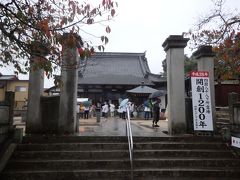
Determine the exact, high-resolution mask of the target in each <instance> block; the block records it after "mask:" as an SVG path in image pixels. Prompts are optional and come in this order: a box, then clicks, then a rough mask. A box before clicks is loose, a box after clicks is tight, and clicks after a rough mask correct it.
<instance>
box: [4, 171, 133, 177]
mask: <svg viewBox="0 0 240 180" xmlns="http://www.w3.org/2000/svg"><path fill="white" fill-rule="evenodd" d="M130 174H131V173H130V171H129V170H106V169H98V170H91V169H86V170H75V171H49V170H44V171H11V172H6V171H5V172H3V173H2V175H0V178H1V179H4V180H66V179H69V180H80V179H81V180H120V179H126V180H128V179H130Z"/></svg>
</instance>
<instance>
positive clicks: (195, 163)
mask: <svg viewBox="0 0 240 180" xmlns="http://www.w3.org/2000/svg"><path fill="white" fill-rule="evenodd" d="M226 165H227V167H228V168H229V167H239V166H240V160H237V159H236V160H234V159H233V158H231V159H227V158H224V159H215V158H214V159H210V158H186V157H185V158H177V157H174V158H152V159H150V158H134V168H173V167H175V168H176V167H178V168H181V167H185V168H187V167H188V168H193V167H195V168H201V167H205V168H206V167H209V168H225V166H226ZM46 168H47V169H49V170H77V169H82V170H84V169H109V170H110V169H125V170H127V169H129V168H130V162H129V159H104V160H92V159H91V160H89V159H84V160H72V159H71V160H35V159H34V160H10V161H9V163H8V165H7V166H6V170H8V169H11V170H33V171H34V170H44V169H46Z"/></svg>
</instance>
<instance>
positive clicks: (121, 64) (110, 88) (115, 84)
mask: <svg viewBox="0 0 240 180" xmlns="http://www.w3.org/2000/svg"><path fill="white" fill-rule="evenodd" d="M142 83H144V85H146V86H149V87H152V88H155V89H164V90H166V88H167V80H166V78H163V77H161V75H157V74H153V73H151V72H150V69H149V66H148V62H147V59H146V57H145V53H117V52H103V53H96V54H95V55H93V56H92V57H91V58H90V59H89V60H88V62H87V65H86V68H85V69H83V70H81V71H79V78H78V97H81V98H85V97H87V98H90V99H92V100H93V103H96V102H104V101H106V100H107V101H109V100H110V101H112V102H113V103H115V104H118V102H119V99H124V98H127V97H128V98H134V97H129V96H131V95H129V94H128V93H127V90H130V89H133V88H135V87H137V86H140V85H141V84H142ZM140 96H141V95H140ZM142 96H144V95H142ZM145 96H146V95H145Z"/></svg>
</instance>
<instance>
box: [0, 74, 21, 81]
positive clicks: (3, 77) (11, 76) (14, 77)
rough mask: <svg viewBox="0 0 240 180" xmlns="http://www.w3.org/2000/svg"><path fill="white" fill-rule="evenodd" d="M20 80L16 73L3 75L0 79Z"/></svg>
mask: <svg viewBox="0 0 240 180" xmlns="http://www.w3.org/2000/svg"><path fill="white" fill-rule="evenodd" d="M13 80H18V77H17V76H15V75H1V76H0V81H13Z"/></svg>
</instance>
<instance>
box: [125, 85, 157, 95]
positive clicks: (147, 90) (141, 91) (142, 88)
mask: <svg viewBox="0 0 240 180" xmlns="http://www.w3.org/2000/svg"><path fill="white" fill-rule="evenodd" d="M156 91H158V90H157V89H154V88H151V87H148V86H145V85H141V86H138V87H136V88H134V89H130V90H127V92H129V93H136V94H151V93H153V92H156Z"/></svg>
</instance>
